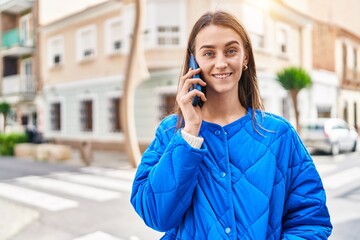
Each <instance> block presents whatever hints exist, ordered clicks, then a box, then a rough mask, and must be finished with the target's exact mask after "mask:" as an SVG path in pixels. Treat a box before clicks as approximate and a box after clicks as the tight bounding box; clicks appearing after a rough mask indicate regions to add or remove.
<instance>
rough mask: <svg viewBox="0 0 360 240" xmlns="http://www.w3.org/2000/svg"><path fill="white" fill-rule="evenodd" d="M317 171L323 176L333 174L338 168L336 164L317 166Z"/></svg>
mask: <svg viewBox="0 0 360 240" xmlns="http://www.w3.org/2000/svg"><path fill="white" fill-rule="evenodd" d="M315 167H316V170H317V171H318V172H319V174H320V175H321V176H323V175H325V174H327V173H329V172H333V171H334V170H335V169H336V168H337V165H336V164H315Z"/></svg>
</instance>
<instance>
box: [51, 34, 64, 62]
mask: <svg viewBox="0 0 360 240" xmlns="http://www.w3.org/2000/svg"><path fill="white" fill-rule="evenodd" d="M63 58H64V38H63V37H62V36H56V37H53V38H51V39H49V41H48V66H49V67H50V68H51V67H55V66H58V65H61V64H63V61H64V59H63Z"/></svg>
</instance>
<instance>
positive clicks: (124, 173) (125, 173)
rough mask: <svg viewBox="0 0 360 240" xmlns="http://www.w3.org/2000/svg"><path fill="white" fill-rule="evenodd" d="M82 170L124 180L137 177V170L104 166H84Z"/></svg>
mask: <svg viewBox="0 0 360 240" xmlns="http://www.w3.org/2000/svg"><path fill="white" fill-rule="evenodd" d="M81 171H82V172H85V173H92V174H97V175H100V176H106V177H113V178H121V179H124V180H129V181H133V180H134V178H135V173H136V170H135V169H134V170H132V169H131V170H117V169H111V168H103V167H83V168H81Z"/></svg>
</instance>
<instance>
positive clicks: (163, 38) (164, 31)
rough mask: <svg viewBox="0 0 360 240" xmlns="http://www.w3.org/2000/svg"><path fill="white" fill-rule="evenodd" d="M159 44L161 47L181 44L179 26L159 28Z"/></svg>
mask: <svg viewBox="0 0 360 240" xmlns="http://www.w3.org/2000/svg"><path fill="white" fill-rule="evenodd" d="M157 32H158V39H157V43H158V45H160V46H177V45H179V44H180V35H179V26H159V27H158V28H157Z"/></svg>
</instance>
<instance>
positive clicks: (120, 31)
mask: <svg viewBox="0 0 360 240" xmlns="http://www.w3.org/2000/svg"><path fill="white" fill-rule="evenodd" d="M105 31H106V40H105V44H106V46H105V49H106V53H107V54H116V53H120V52H122V51H124V26H123V21H122V20H121V18H112V19H110V20H108V21H107V22H106V23H105Z"/></svg>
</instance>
